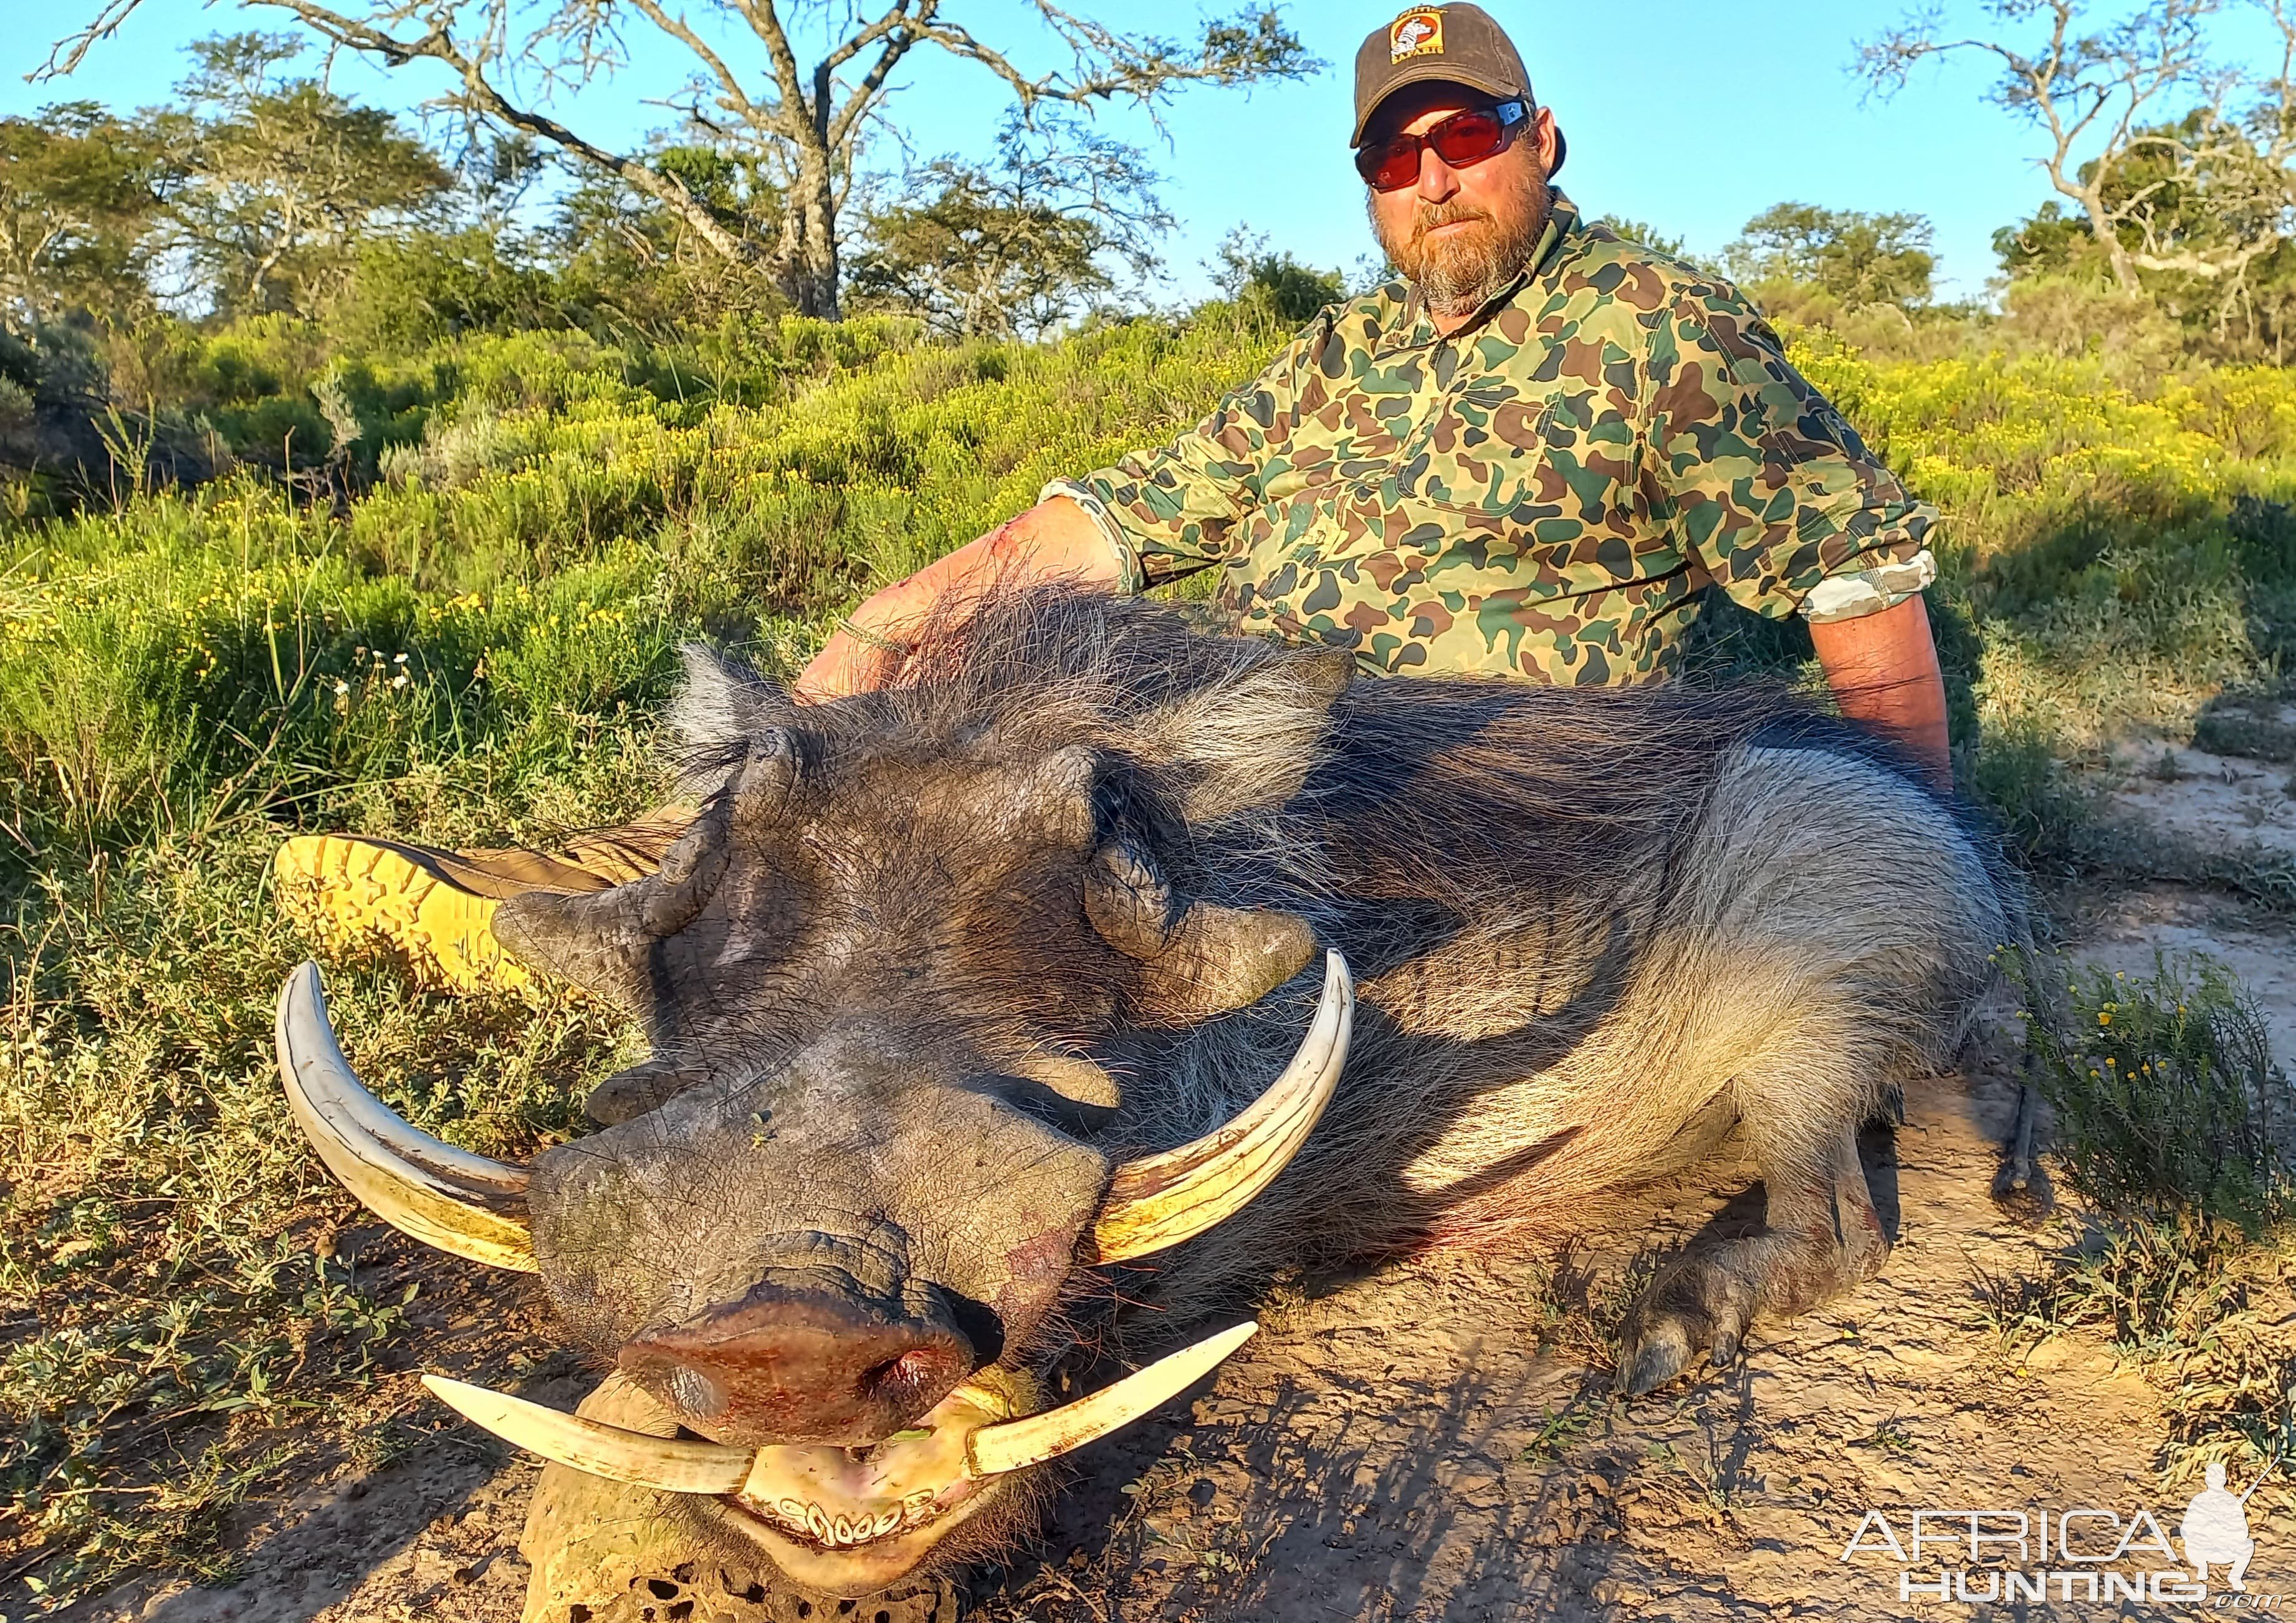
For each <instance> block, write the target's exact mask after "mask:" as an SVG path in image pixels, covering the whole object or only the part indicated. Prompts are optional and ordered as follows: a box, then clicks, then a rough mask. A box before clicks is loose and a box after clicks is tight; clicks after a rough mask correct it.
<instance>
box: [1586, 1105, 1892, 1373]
mask: <svg viewBox="0 0 2296 1623" xmlns="http://www.w3.org/2000/svg"><path fill="white" fill-rule="evenodd" d="M1833 1160H1834V1168H1833V1177H1832V1178H1831V1179H1829V1180H1828V1181H1826V1182H1825V1183H1823V1184H1817V1185H1816V1186H1815V1187H1807V1186H1806V1187H1804V1188H1801V1189H1799V1190H1794V1189H1782V1188H1779V1187H1777V1186H1773V1187H1772V1188H1771V1190H1770V1194H1769V1208H1770V1209H1769V1224H1770V1226H1769V1228H1768V1229H1767V1231H1766V1232H1765V1233H1762V1234H1753V1235H1750V1236H1748V1237H1747V1238H1745V1239H1743V1240H1734V1241H1731V1242H1727V1243H1726V1244H1722V1245H1718V1246H1714V1247H1711V1248H1710V1249H1707V1250H1701V1251H1694V1252H1693V1253H1692V1254H1690V1255H1689V1256H1686V1257H1684V1258H1680V1259H1678V1260H1677V1261H1676V1262H1675V1263H1674V1264H1673V1265H1672V1266H1669V1268H1667V1270H1666V1271H1665V1272H1664V1273H1662V1274H1661V1275H1659V1277H1658V1279H1657V1280H1656V1281H1655V1282H1654V1283H1652V1285H1651V1288H1650V1289H1649V1290H1647V1291H1644V1292H1643V1294H1642V1297H1641V1299H1639V1300H1637V1301H1636V1303H1635V1305H1634V1307H1631V1308H1630V1309H1628V1313H1627V1318H1626V1323H1625V1324H1624V1325H1623V1326H1622V1327H1621V1329H1620V1335H1619V1365H1618V1375H1617V1378H1616V1380H1617V1387H1618V1390H1619V1391H1620V1392H1621V1393H1623V1394H1625V1395H1626V1396H1627V1397H1629V1398H1638V1397H1640V1396H1641V1395H1642V1394H1643V1393H1644V1392H1648V1391H1651V1390H1652V1389H1656V1388H1658V1387H1661V1386H1663V1385H1665V1384H1666V1383H1667V1382H1668V1381H1671V1380H1673V1379H1674V1378H1675V1377H1676V1376H1677V1375H1679V1374H1681V1373H1683V1371H1684V1370H1685V1369H1687V1368H1688V1367H1689V1366H1690V1361H1691V1359H1692V1357H1693V1356H1694V1355H1695V1354H1696V1353H1697V1352H1698V1351H1700V1350H1701V1349H1703V1350H1704V1351H1705V1353H1706V1356H1707V1358H1708V1359H1709V1361H1710V1363H1711V1364H1712V1365H1713V1367H1714V1368H1715V1369H1716V1370H1723V1369H1727V1368H1728V1367H1729V1366H1730V1365H1733V1364H1734V1363H1736V1362H1737V1359H1738V1352H1739V1348H1740V1345H1741V1343H1742V1342H1743V1340H1744V1339H1745V1335H1746V1332H1747V1330H1748V1329H1749V1328H1750V1327H1751V1325H1752V1324H1753V1323H1754V1321H1755V1320H1757V1319H1760V1318H1783V1317H1787V1316H1792V1315H1793V1314H1797V1313H1800V1312H1803V1311H1805V1310H1807V1309H1808V1308H1810V1307H1815V1306H1816V1305H1817V1304H1818V1303H1819V1302H1821V1301H1824V1300H1825V1299H1826V1298H1827V1297H1830V1296H1833V1295H1834V1294H1836V1293H1837V1292H1839V1291H1846V1290H1848V1289H1849V1287H1850V1286H1852V1285H1854V1284H1856V1283H1857V1282H1858V1281H1859V1280H1862V1279H1869V1278H1871V1277H1872V1276H1873V1275H1875V1274H1878V1273H1880V1272H1881V1270H1882V1264H1883V1263H1884V1262H1887V1261H1888V1260H1889V1257H1890V1241H1889V1236H1888V1235H1887V1234H1885V1233H1884V1232H1883V1230H1882V1219H1881V1217H1880V1215H1879V1214H1878V1213H1876V1212H1875V1211H1874V1200H1873V1195H1872V1193H1871V1192H1870V1191H1869V1190H1868V1189H1867V1188H1866V1171H1865V1168H1864V1167H1863V1166H1862V1165H1861V1164H1860V1163H1859V1161H1858V1160H1857V1138H1856V1136H1855V1135H1852V1134H1849V1133H1844V1134H1843V1135H1841V1143H1840V1144H1839V1145H1838V1146H1837V1147H1836V1149H1835V1152H1834V1158H1833Z"/></svg>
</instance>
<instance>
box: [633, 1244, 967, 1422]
mask: <svg viewBox="0 0 2296 1623" xmlns="http://www.w3.org/2000/svg"><path fill="white" fill-rule="evenodd" d="M618 1362H619V1365H620V1366H621V1368H622V1369H623V1371H624V1372H625V1373H627V1374H629V1375H630V1376H631V1377H632V1378H634V1379H635V1380H636V1381H638V1383H639V1384H640V1385H642V1386H643V1387H644V1388H645V1389H646V1390H648V1391H649V1392H651V1393H652V1394H653V1395H654V1396H655V1397H657V1398H660V1399H661V1400H662V1401H663V1402H664V1403H665V1404H667V1405H668V1406H669V1407H670V1408H671V1409H672V1410H673V1411H674V1412H675V1413H676V1414H677V1415H678V1417H679V1419H680V1420H681V1421H683V1422H685V1425H686V1426H687V1428H688V1429H689V1430H694V1431H698V1432H701V1434H702V1435H703V1436H705V1437H709V1438H712V1439H716V1440H717V1441H718V1442H721V1443H751V1444H763V1443H791V1442H804V1443H836V1444H840V1445H846V1446H857V1445H860V1444H865V1443H873V1442H875V1441H876V1440H877V1439H880V1438H881V1437H884V1436H886V1435H887V1434H888V1433H890V1432H893V1431H898V1430H900V1429H901V1428H903V1427H905V1426H907V1425H910V1424H912V1423H913V1422H915V1421H916V1420H917V1418H918V1417H919V1416H921V1415H922V1414H925V1413H926V1412H927V1411H928V1410H930V1409H931V1407H932V1406H934V1405H935V1404H937V1403H939V1401H940V1400H941V1399H942V1398H946V1397H947V1396H948V1394H949V1393H950V1392H951V1391H953V1390H955V1387H956V1384H957V1382H958V1381H962V1380H964V1378H965V1377H966V1376H967V1375H970V1374H971V1373H972V1372H973V1370H974V1369H975V1368H976V1367H978V1366H979V1365H980V1362H981V1358H980V1349H979V1348H975V1347H974V1346H973V1344H972V1341H971V1340H970V1339H969V1338H967V1337H966V1335H965V1334H964V1331H963V1329H962V1328H960V1327H959V1325H958V1324H957V1322H956V1316H955V1314H954V1313H953V1312H952V1311H950V1309H949V1307H947V1304H946V1303H945V1301H944V1300H943V1299H942V1294H941V1292H940V1291H938V1290H936V1289H934V1288H933V1287H931V1286H924V1287H920V1288H915V1289H912V1290H911V1291H908V1292H906V1300H903V1301H898V1302H888V1301H883V1300H873V1299H868V1298H865V1297H864V1296H861V1295H860V1294H858V1293H857V1291H853V1290H852V1289H850V1288H849V1285H848V1286H847V1287H845V1288H840V1287H839V1286H837V1285H834V1284H828V1283H815V1284H806V1283H779V1282H768V1283H763V1284H760V1285H758V1287H757V1289H755V1290H753V1291H750V1294H749V1295H748V1296H747V1297H745V1298H744V1299H742V1300H741V1301H739V1302H736V1303H734V1304H732V1305H730V1306H726V1307H717V1308H713V1309H711V1310H709V1312H706V1313H704V1314H702V1315H701V1316H698V1317H696V1318H693V1319H691V1320H688V1321H687V1322H686V1323H685V1324H679V1325H677V1326H676V1327H675V1328H672V1329H667V1330H660V1331H654V1332H649V1333H646V1334H643V1335H639V1336H635V1337H633V1338H632V1339H631V1340H628V1341H627V1342H625V1343H624V1344H623V1346H622V1349H621V1353H620V1356H619V1359H618Z"/></svg>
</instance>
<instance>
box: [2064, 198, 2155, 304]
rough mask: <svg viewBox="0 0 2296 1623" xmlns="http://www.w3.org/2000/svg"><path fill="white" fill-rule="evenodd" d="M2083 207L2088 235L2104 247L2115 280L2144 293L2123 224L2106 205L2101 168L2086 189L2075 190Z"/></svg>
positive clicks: (2128, 289)
mask: <svg viewBox="0 0 2296 1623" xmlns="http://www.w3.org/2000/svg"><path fill="white" fill-rule="evenodd" d="M2073 195H2074V197H2075V198H2077V199H2078V200H2079V202H2080V206H2081V208H2082V209H2085V210H2086V211H2087V214H2088V232H2089V235H2090V236H2092V237H2094V238H2095V240H2096V245H2097V246H2098V247H2100V248H2102V249H2103V250H2104V257H2105V260H2106V262H2107V263H2108V264H2110V265H2111V266H2112V280H2113V282H2114V283H2116V284H2117V285H2118V286H2119V287H2120V291H2122V292H2124V293H2141V292H2143V291H2144V283H2141V282H2139V281H2138V280H2137V279H2136V266H2134V265H2132V264H2131V263H2129V258H2128V245H2127V244H2126V243H2124V242H2121V240H2120V227H2119V226H2118V225H2116V224H2115V223H2114V221H2113V218H2112V215H2111V214H2110V213H2109V212H2108V211H2107V210H2106V209H2105V206H2104V176H2103V173H2102V170H2101V168H2100V173H2099V174H2098V176H2097V178H2096V181H2095V184H2092V185H2090V186H2088V187H2087V189H2086V190H2083V191H2079V192H2075V193H2073Z"/></svg>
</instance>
